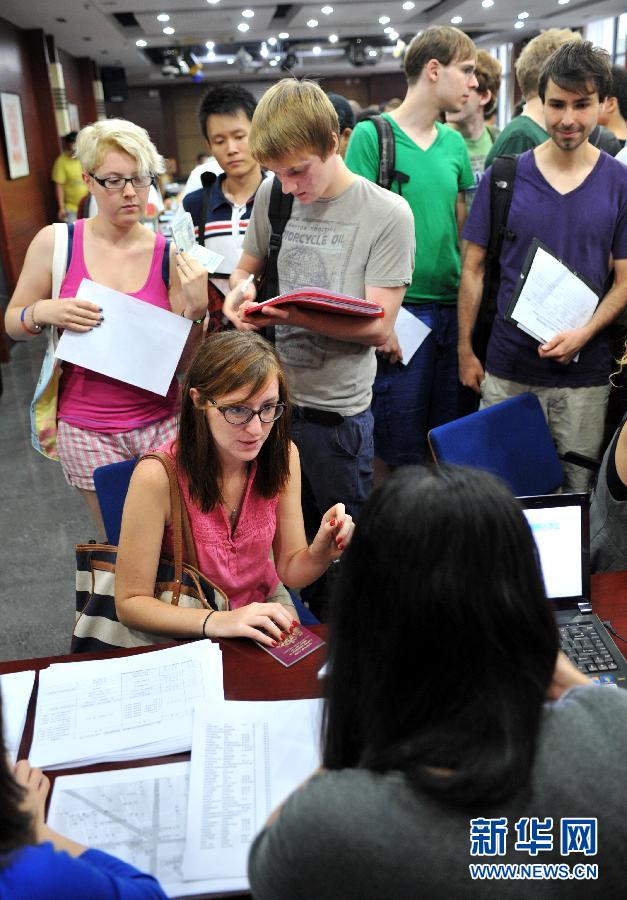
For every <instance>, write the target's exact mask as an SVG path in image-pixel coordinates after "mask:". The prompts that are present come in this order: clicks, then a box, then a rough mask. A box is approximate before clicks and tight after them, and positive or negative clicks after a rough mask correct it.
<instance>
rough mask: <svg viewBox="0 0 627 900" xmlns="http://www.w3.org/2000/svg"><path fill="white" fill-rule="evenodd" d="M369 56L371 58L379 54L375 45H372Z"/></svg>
mask: <svg viewBox="0 0 627 900" xmlns="http://www.w3.org/2000/svg"><path fill="white" fill-rule="evenodd" d="M368 56H370V57H371V58H373V57H375V56H377V51H376V50H375V49H374V47H371V48H370V50H368Z"/></svg>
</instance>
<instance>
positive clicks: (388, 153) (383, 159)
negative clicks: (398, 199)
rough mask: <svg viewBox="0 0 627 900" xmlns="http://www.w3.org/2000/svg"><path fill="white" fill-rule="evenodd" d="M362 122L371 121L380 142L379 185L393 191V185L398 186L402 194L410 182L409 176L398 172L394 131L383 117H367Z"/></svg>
mask: <svg viewBox="0 0 627 900" xmlns="http://www.w3.org/2000/svg"><path fill="white" fill-rule="evenodd" d="M361 121H369V122H372V124H373V125H374V127H375V129H376V132H377V140H378V142H379V174H378V175H377V184H378V185H379V186H380V187H382V188H385V189H386V191H391V190H392V184H393V183H394V182H395V181H396V182H397V184H398V193H399V194H401V193H402V186H403V185H404V184H407V182H408V181H409V175H406V174H405V173H404V172H398V171H397V170H396V143H395V141H394V129H393V128H392V126H391V125H390V123H389V121H388V120H387V119H384V118H383V116H366V117H365V118H364V119H362V120H361Z"/></svg>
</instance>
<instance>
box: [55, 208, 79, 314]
mask: <svg viewBox="0 0 627 900" xmlns="http://www.w3.org/2000/svg"><path fill="white" fill-rule="evenodd" d="M52 227H53V228H54V247H53V251H52V296H53V298H55V299H56V298H57V297H58V296H59V293H60V292H61V285H62V284H63V279H64V278H65V273H66V272H67V270H68V267H69V265H70V260H71V259H72V241H73V239H74V224H73V223H72V224H70V225H66V224H65V223H64V222H55V223H54V225H53V226H52Z"/></svg>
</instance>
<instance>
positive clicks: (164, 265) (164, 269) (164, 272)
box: [161, 240, 172, 288]
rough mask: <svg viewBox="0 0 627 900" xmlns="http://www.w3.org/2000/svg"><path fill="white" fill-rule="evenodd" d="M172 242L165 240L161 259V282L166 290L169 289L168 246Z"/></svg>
mask: <svg viewBox="0 0 627 900" xmlns="http://www.w3.org/2000/svg"><path fill="white" fill-rule="evenodd" d="M171 244H172V241H169V240H166V242H165V247H164V250H163V256H162V257H161V280H162V281H163V283H164V284H165V286H166V288H169V287H170V246H171Z"/></svg>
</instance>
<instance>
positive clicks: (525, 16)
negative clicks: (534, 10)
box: [518, 12, 529, 19]
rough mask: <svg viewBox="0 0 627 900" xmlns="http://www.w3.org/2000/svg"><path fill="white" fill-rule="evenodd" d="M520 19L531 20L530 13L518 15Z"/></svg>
mask: <svg viewBox="0 0 627 900" xmlns="http://www.w3.org/2000/svg"><path fill="white" fill-rule="evenodd" d="M518 18H519V19H528V18H529V13H528V12H521V13H518Z"/></svg>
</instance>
